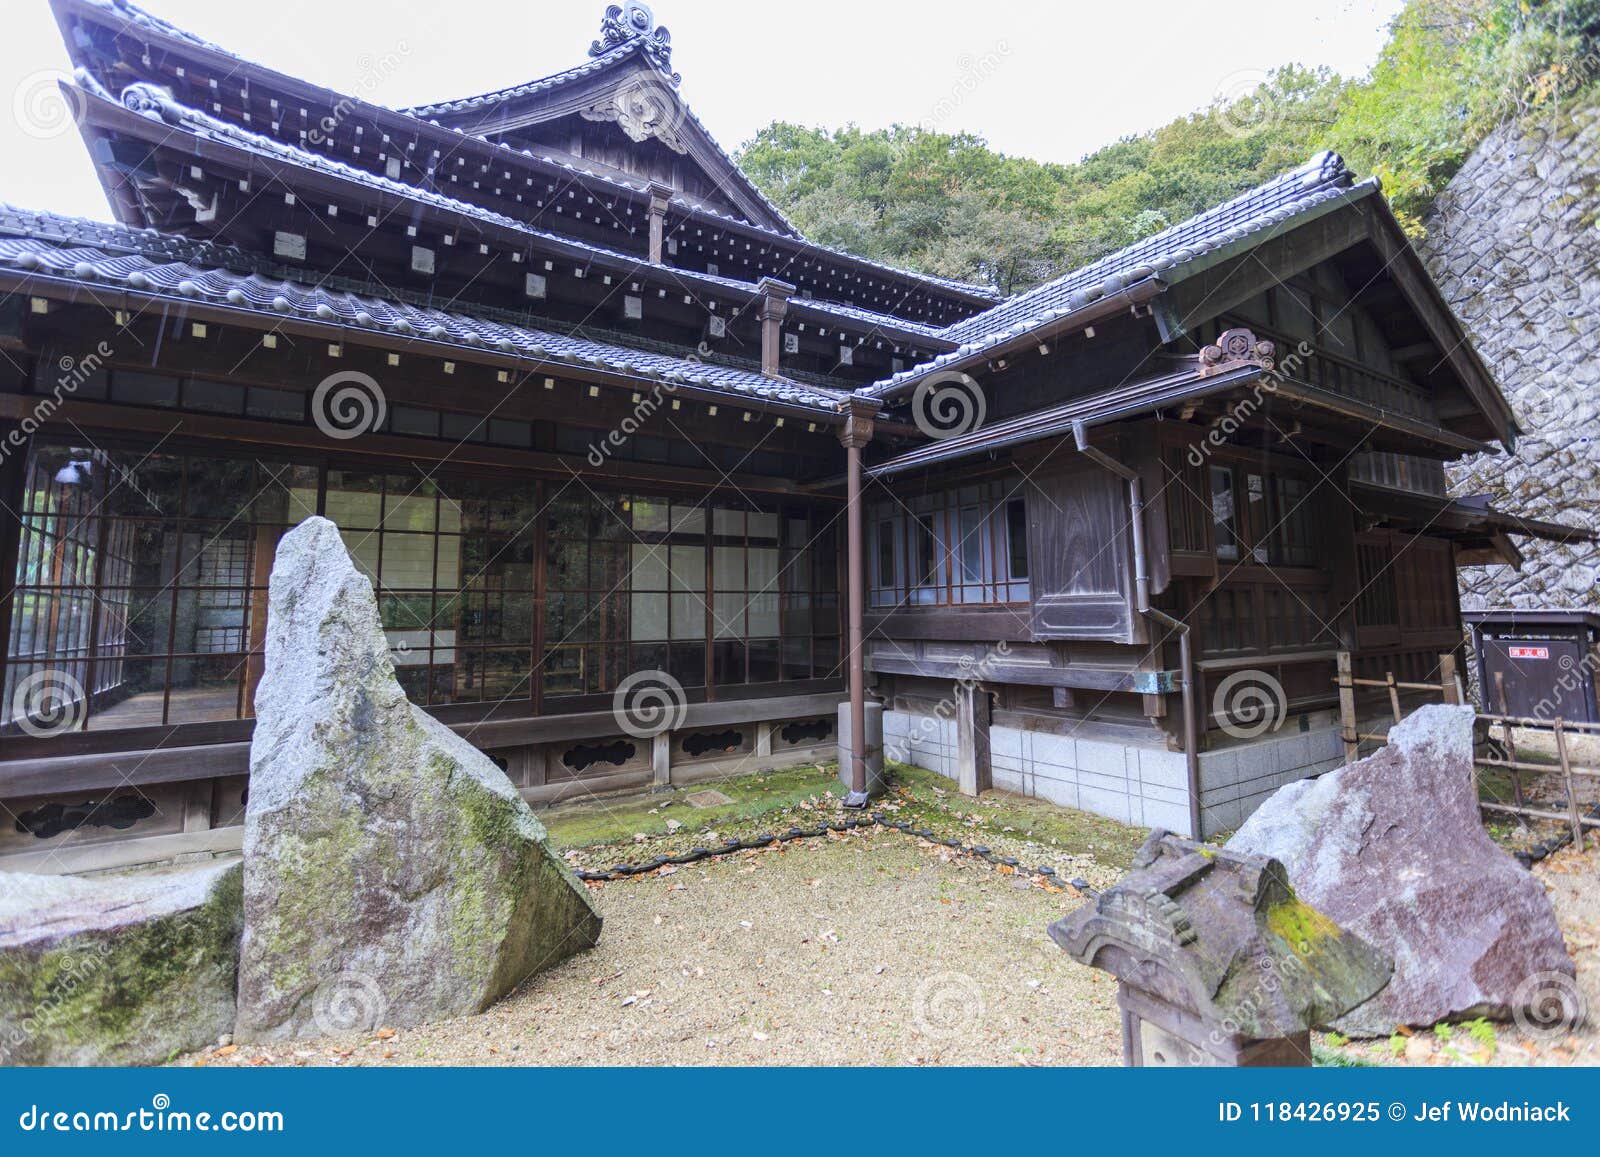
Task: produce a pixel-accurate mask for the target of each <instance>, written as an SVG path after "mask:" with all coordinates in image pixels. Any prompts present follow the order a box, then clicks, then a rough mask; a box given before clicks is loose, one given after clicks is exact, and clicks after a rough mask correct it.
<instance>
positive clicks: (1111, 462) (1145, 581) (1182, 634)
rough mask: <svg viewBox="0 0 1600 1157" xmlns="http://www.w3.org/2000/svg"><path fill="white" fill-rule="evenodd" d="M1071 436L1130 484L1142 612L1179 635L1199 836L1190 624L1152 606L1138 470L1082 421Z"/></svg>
mask: <svg viewBox="0 0 1600 1157" xmlns="http://www.w3.org/2000/svg"><path fill="white" fill-rule="evenodd" d="M1072 438H1073V441H1074V442H1076V443H1077V445H1078V450H1079V452H1080V453H1082V454H1083V456H1084V457H1085V458H1088V459H1089V460H1090V461H1091V462H1094V463H1096V464H1097V465H1100V466H1103V467H1105V468H1106V469H1107V470H1109V471H1111V472H1112V473H1113V474H1115V475H1117V476H1118V477H1119V478H1122V479H1124V480H1125V481H1126V482H1127V483H1128V506H1129V512H1130V520H1131V524H1132V530H1133V585H1134V597H1135V599H1136V600H1137V604H1136V605H1137V607H1138V610H1139V613H1140V614H1141V615H1143V616H1145V618H1147V619H1150V620H1151V621H1152V622H1156V623H1159V624H1160V625H1161V626H1163V627H1166V628H1167V630H1168V631H1170V632H1176V633H1177V636H1178V668H1179V678H1181V679H1182V681H1183V686H1182V691H1183V754H1184V767H1185V770H1186V771H1187V773H1188V775H1187V779H1188V783H1189V838H1190V839H1194V840H1198V839H1201V838H1202V837H1201V835H1200V820H1201V808H1200V747H1199V742H1198V737H1197V735H1196V734H1195V717H1194V655H1193V653H1192V651H1191V649H1190V648H1191V644H1190V639H1189V624H1188V623H1185V622H1182V621H1180V620H1178V619H1175V618H1173V617H1172V616H1171V615H1169V614H1167V612H1165V611H1162V610H1157V609H1156V608H1155V607H1153V606H1151V605H1150V575H1149V572H1148V570H1147V569H1146V566H1145V560H1146V555H1145V541H1144V484H1143V482H1142V481H1141V480H1140V478H1139V472H1138V471H1137V470H1134V469H1133V468H1132V467H1130V466H1128V465H1126V464H1125V463H1122V462H1118V461H1117V460H1116V459H1115V458H1113V457H1111V455H1109V454H1107V453H1106V452H1105V451H1104V450H1100V449H1097V448H1095V447H1094V446H1091V445H1090V444H1089V430H1088V427H1087V426H1085V425H1084V423H1083V422H1082V421H1077V422H1074V423H1072Z"/></svg>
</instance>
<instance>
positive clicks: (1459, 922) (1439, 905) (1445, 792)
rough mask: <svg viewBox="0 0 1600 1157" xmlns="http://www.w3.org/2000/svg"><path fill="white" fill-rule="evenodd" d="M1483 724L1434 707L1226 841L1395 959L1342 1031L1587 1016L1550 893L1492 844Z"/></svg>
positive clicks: (1302, 784) (1294, 791) (1274, 804)
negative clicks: (1478, 749) (1477, 770)
mask: <svg viewBox="0 0 1600 1157" xmlns="http://www.w3.org/2000/svg"><path fill="white" fill-rule="evenodd" d="M1472 721H1473V712H1472V709H1471V708H1470V707H1447V706H1443V705H1430V706H1427V707H1423V708H1421V709H1420V710H1418V711H1417V712H1415V713H1414V714H1412V715H1410V716H1408V717H1407V718H1406V719H1405V720H1404V721H1402V722H1401V723H1399V724H1397V725H1396V726H1395V727H1394V729H1393V730H1392V731H1391V732H1390V733H1389V743H1388V746H1386V747H1384V748H1383V749H1382V750H1380V751H1378V752H1375V753H1374V754H1373V755H1371V756H1368V757H1367V758H1366V759H1363V760H1360V761H1359V762H1357V763H1353V764H1351V765H1350V766H1348V767H1344V768H1341V769H1339V770H1338V771H1334V772H1330V773H1329V774H1327V775H1324V776H1322V777H1321V778H1319V779H1314V780H1300V781H1298V782H1296V783H1291V784H1288V785H1287V786H1285V787H1283V788H1281V789H1280V790H1279V791H1278V792H1277V793H1276V794H1274V795H1273V796H1272V797H1271V798H1270V799H1268V800H1267V801H1266V803H1264V804H1262V805H1261V807H1260V808H1259V809H1257V811H1256V813H1255V814H1254V815H1252V816H1251V817H1250V818H1249V819H1248V820H1247V821H1246V822H1245V824H1244V826H1243V827H1241V828H1240V829H1239V831H1238V832H1237V834H1235V835H1234V837H1233V838H1232V839H1231V840H1229V841H1228V846H1229V848H1231V849H1235V850H1238V851H1246V852H1255V853H1257V854H1259V855H1265V856H1271V857H1273V858H1274V859H1276V860H1278V861H1279V862H1280V863H1282V864H1283V866H1284V868H1285V870H1286V871H1287V872H1288V875H1289V880H1290V882H1291V883H1292V884H1293V885H1294V889H1295V891H1296V893H1297V894H1298V895H1299V896H1300V898H1301V899H1302V900H1304V901H1305V902H1306V903H1308V904H1310V905H1312V906H1313V907H1315V908H1317V909H1319V910H1321V911H1322V912H1324V913H1326V914H1327V915H1328V916H1329V917H1331V918H1332V919H1333V920H1335V921H1336V922H1337V923H1338V924H1339V925H1340V926H1341V927H1343V928H1346V929H1348V930H1350V931H1351V932H1354V933H1356V934H1357V935H1358V936H1360V937H1362V938H1363V939H1364V940H1366V941H1367V942H1368V943H1370V944H1372V945H1374V946H1375V947H1377V948H1379V949H1381V950H1382V951H1383V952H1385V953H1387V954H1389V955H1390V956H1391V957H1393V959H1394V962H1395V972H1394V978H1393V979H1392V980H1391V981H1390V982H1389V984H1388V985H1387V986H1385V987H1384V989H1383V990H1382V991H1381V992H1379V993H1378V994H1377V995H1376V996H1374V997H1373V998H1372V999H1370V1000H1368V1001H1366V1002H1365V1003H1364V1004H1362V1005H1360V1006H1359V1007H1357V1008H1356V1009H1354V1010H1353V1011H1351V1012H1350V1013H1347V1014H1346V1015H1345V1016H1344V1017H1342V1018H1341V1019H1340V1020H1339V1021H1338V1022H1337V1024H1336V1027H1338V1028H1339V1029H1340V1030H1341V1031H1343V1032H1346V1033H1352V1034H1355V1035H1362V1036H1375V1035H1384V1034H1388V1033H1390V1032H1392V1031H1393V1030H1394V1028H1395V1026H1397V1025H1415V1026H1427V1025H1433V1024H1437V1023H1439V1022H1440V1021H1449V1020H1460V1019H1468V1018H1472V1017H1477V1016H1488V1017H1492V1018H1495V1019H1509V1018H1511V1017H1512V1016H1514V1015H1517V1014H1518V1013H1522V1014H1526V1015H1527V1016H1528V1017H1529V1018H1530V1019H1531V1020H1532V1021H1534V1022H1536V1023H1540V1024H1544V1023H1548V1022H1549V1021H1550V1020H1552V1019H1553V1018H1559V1019H1566V1020H1568V1021H1569V1023H1570V1020H1571V1019H1574V1018H1576V1016H1577V1015H1578V1009H1577V1008H1576V1007H1575V1005H1576V1003H1577V990H1576V988H1575V986H1573V985H1572V984H1571V981H1570V978H1571V977H1572V976H1573V974H1574V970H1573V965H1572V960H1571V958H1570V957H1569V956H1568V954H1567V948H1566V944H1565V943H1564V942H1563V940H1562V938H1561V930H1560V928H1559V927H1558V926H1557V924H1556V917H1555V912H1554V910H1553V909H1552V908H1551V906H1550V901H1549V898H1548V897H1547V896H1546V895H1545V891H1544V888H1543V886H1541V885H1540V883H1539V881H1538V880H1537V879H1535V878H1534V877H1533V876H1531V875H1530V874H1529V873H1528V872H1527V871H1525V870H1524V869H1523V868H1521V867H1520V866H1519V865H1518V864H1517V862H1516V861H1515V860H1513V859H1512V858H1511V857H1510V856H1509V855H1507V854H1506V853H1505V852H1503V851H1501V850H1500V848H1499V847H1498V846H1497V845H1496V844H1495V842H1494V841H1493V840H1492V839H1490V838H1489V835H1488V833H1487V832H1485V831H1484V828H1483V821H1482V819H1481V818H1480V816H1479V811H1478V800H1477V792H1476V785H1475V783H1474V775H1473V766H1472ZM1552 1003H1556V1004H1562V1005H1563V1007H1562V1008H1560V1009H1553V1008H1552Z"/></svg>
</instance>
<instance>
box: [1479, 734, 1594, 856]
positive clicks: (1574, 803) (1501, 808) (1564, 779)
mask: <svg viewBox="0 0 1600 1157" xmlns="http://www.w3.org/2000/svg"><path fill="white" fill-rule="evenodd" d="M1478 718H1479V719H1481V720H1486V721H1487V722H1488V723H1489V724H1490V725H1491V726H1492V725H1496V724H1498V725H1499V728H1500V744H1501V747H1502V749H1503V750H1504V751H1505V754H1506V757H1505V758H1504V759H1498V758H1493V757H1484V758H1480V759H1475V760H1473V762H1474V764H1476V765H1477V766H1478V767H1488V768H1499V769H1501V770H1504V771H1507V772H1509V773H1510V775H1511V799H1512V802H1511V803H1505V802H1504V801H1501V800H1485V799H1483V798H1482V792H1480V793H1479V800H1478V806H1479V807H1481V808H1483V810H1485V811H1492V812H1499V813H1501V814H1503V815H1511V816H1517V817H1518V818H1520V819H1523V820H1529V819H1540V820H1553V821H1555V822H1556V823H1565V824H1567V825H1569V826H1570V828H1571V830H1572V842H1573V844H1574V845H1576V846H1577V849H1578V850H1579V851H1580V852H1581V851H1583V846H1584V840H1583V830H1584V829H1585V828H1600V808H1595V809H1592V810H1591V811H1590V813H1589V814H1588V815H1585V814H1584V813H1583V808H1582V805H1580V804H1579V803H1578V791H1577V786H1578V778H1579V777H1590V778H1594V779H1600V767H1586V766H1583V765H1580V764H1575V763H1573V762H1572V755H1571V753H1570V752H1569V751H1568V750H1567V739H1568V736H1569V735H1570V734H1571V733H1573V732H1577V733H1578V734H1580V735H1585V734H1586V735H1600V723H1579V722H1574V721H1571V720H1567V719H1530V718H1526V717H1523V716H1516V715H1479V716H1478ZM1518 728H1520V729H1524V730H1537V731H1548V732H1549V733H1550V734H1551V735H1552V736H1554V738H1555V746H1556V762H1555V764H1553V765H1552V764H1548V763H1529V762H1527V761H1526V760H1520V759H1518V758H1517V739H1516V735H1515V729H1518ZM1552 772H1554V773H1557V774H1559V775H1560V776H1561V786H1562V789H1563V792H1564V793H1565V795H1566V805H1567V806H1566V808H1565V809H1564V810H1563V811H1556V810H1555V808H1556V806H1558V805H1554V804H1552V805H1543V806H1541V805H1540V803H1539V802H1537V801H1535V802H1534V803H1531V804H1530V803H1529V802H1528V800H1527V797H1526V795H1525V793H1524V792H1523V789H1522V776H1523V774H1524V773H1534V774H1539V775H1549V774H1551V773H1552Z"/></svg>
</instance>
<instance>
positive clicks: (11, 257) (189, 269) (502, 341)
mask: <svg viewBox="0 0 1600 1157" xmlns="http://www.w3.org/2000/svg"><path fill="white" fill-rule="evenodd" d="M248 259H249V255H248V254H245V253H244V252H243V251H242V250H237V249H230V248H223V247H217V246H206V245H202V244H199V243H196V242H191V241H185V240H183V239H180V238H172V237H168V236H166V235H163V234H160V233H156V232H155V231H154V230H135V229H124V228H122V227H120V226H114V225H104V224H100V223H97V222H86V221H82V220H80V219H75V218H68V217H61V216H59V215H57V214H51V213H29V212H27V211H24V210H18V209H15V208H12V207H10V206H0V271H12V270H14V271H18V272H20V273H22V274H23V275H25V276H40V277H51V278H60V279H63V280H67V281H73V282H77V283H79V284H82V285H85V286H105V287H108V288H111V289H124V288H126V289H129V290H133V291H135V292H139V293H147V294H153V295H156V296H161V297H168V298H173V299H176V300H179V301H191V302H193V301H203V302H207V303H209V304H213V305H218V306H224V307H229V308H232V309H236V310H240V311H242V312H249V313H258V314H266V315H271V316H276V317H282V318H295V319H298V320H302V321H311V322H324V323H328V324H332V325H341V326H344V327H347V328H348V329H351V330H355V331H360V330H370V331H372V332H374V333H386V334H389V335H393V336H399V337H403V338H409V339H415V340H418V341H432V342H439V343H443V344H446V345H452V346H458V347H461V348H464V349H479V350H496V351H499V352H501V353H505V354H512V355H516V356H519V357H523V358H528V359H531V360H534V361H536V362H548V363H550V364H551V365H552V366H559V365H560V364H561V363H566V364H568V365H580V366H586V367H589V368H593V369H599V370H604V371H607V372H610V373H616V374H622V375H628V376H636V377H640V378H645V379H652V380H658V381H662V382H665V383H669V384H678V385H690V386H696V387H699V388H702V389H711V390H718V391H722V392H726V393H728V394H730V395H733V396H742V397H746V398H754V399H760V400H763V401H773V402H781V403H785V404H789V405H795V406H802V407H806V408H810V409H816V410H825V411H837V409H838V406H839V400H840V398H841V397H842V396H843V391H839V392H833V391H828V390H824V389H822V388H819V387H814V386H809V385H804V384H801V383H798V382H793V381H789V380H787V379H783V378H771V377H767V376H766V375H763V374H761V373H759V372H757V371H755V370H746V369H741V368H738V367H734V366H726V365H721V364H717V363H713V362H707V361H698V360H695V359H693V358H690V357H687V356H672V355H669V354H663V353H660V352H657V351H654V350H641V349H635V348H631V347H629V346H625V345H620V344H617V343H616V342H611V341H596V340H592V339H589V338H586V337H582V336H580V335H578V334H564V333H557V332H552V331H549V330H544V329H539V328H536V327H532V326H524V325H517V324H512V323H510V322H506V321H497V320H491V319H489V318H486V317H483V316H481V315H474V314H471V313H466V312H460V311H455V310H445V309H437V308H433V307H431V306H426V305H420V304H413V303H411V302H408V301H405V300H402V299H401V298H400V297H399V296H398V295H395V296H376V295H370V294H362V293H355V292H349V291H342V290H337V289H332V288H328V287H325V286H319V285H313V284H310V283H308V282H305V281H298V280H294V279H291V278H287V277H281V276H270V275H266V274H262V273H256V272H241V271H240V270H239V269H237V268H229V267H228V266H229V265H230V264H233V263H234V262H237V261H240V260H248ZM352 340H355V341H359V338H358V337H354V338H352Z"/></svg>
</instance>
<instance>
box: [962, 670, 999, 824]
mask: <svg viewBox="0 0 1600 1157" xmlns="http://www.w3.org/2000/svg"><path fill="white" fill-rule="evenodd" d="M993 786H994V767H993V765H992V764H991V762H990V759H989V693H988V692H987V691H985V690H984V689H983V688H982V687H981V686H979V685H976V684H973V683H970V682H965V681H963V682H960V683H957V684H956V788H957V790H958V791H960V792H961V794H962V795H970V796H977V795H981V794H982V793H983V792H986V791H988V790H989V789H990V788H991V787H993Z"/></svg>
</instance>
